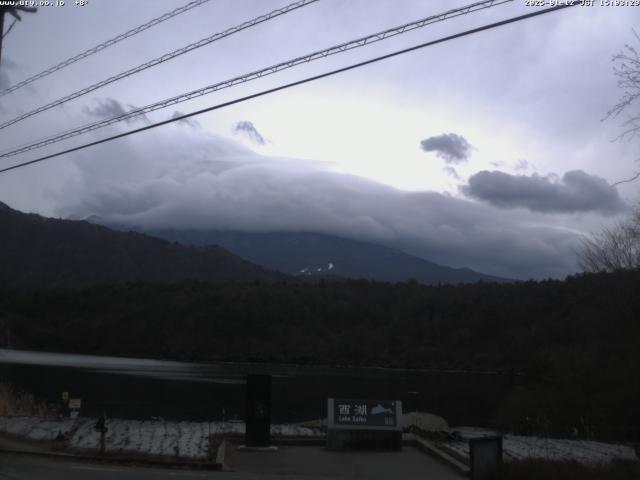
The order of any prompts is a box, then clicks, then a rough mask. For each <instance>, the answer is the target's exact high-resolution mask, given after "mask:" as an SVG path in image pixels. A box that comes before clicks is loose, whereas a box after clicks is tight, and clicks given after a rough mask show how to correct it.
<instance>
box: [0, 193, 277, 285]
mask: <svg viewBox="0 0 640 480" xmlns="http://www.w3.org/2000/svg"><path fill="white" fill-rule="evenodd" d="M284 278H286V277H285V276H284V275H282V274H279V273H276V272H270V271H268V270H267V269H265V268H263V267H260V266H257V265H253V264H251V263H250V262H248V261H246V260H243V259H241V258H239V257H237V256H235V255H233V254H231V253H230V252H228V251H227V250H225V249H224V248H222V247H218V246H208V247H206V248H196V247H187V246H184V245H179V244H176V243H170V242H168V241H166V240H162V239H159V238H157V237H152V236H149V235H145V234H143V233H139V232H122V231H115V230H112V229H109V228H107V227H105V226H101V225H96V224H94V223H89V222H86V221H78V220H62V219H54V218H46V217H42V216H40V215H38V214H34V213H23V212H19V211H17V210H14V209H12V208H11V207H9V206H8V205H6V204H4V203H2V202H0V288H13V289H22V288H75V287H86V286H91V285H100V284H122V283H129V282H145V283H165V284H166V283H179V282H184V281H202V282H214V283H215V282H251V281H265V282H273V281H277V280H279V279H284Z"/></svg>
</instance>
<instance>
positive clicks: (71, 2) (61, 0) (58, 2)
mask: <svg viewBox="0 0 640 480" xmlns="http://www.w3.org/2000/svg"><path fill="white" fill-rule="evenodd" d="M89 1H90V0H14V1H13V2H11V1H8V2H4V3H3V5H15V6H21V7H35V8H39V7H42V8H45V7H67V6H73V7H86V6H87V5H89ZM639 1H640V0H639Z"/></svg>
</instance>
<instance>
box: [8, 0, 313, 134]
mask: <svg viewBox="0 0 640 480" xmlns="http://www.w3.org/2000/svg"><path fill="white" fill-rule="evenodd" d="M317 1H318V0H298V1H297V2H294V3H291V4H289V5H287V6H286V7H283V8H278V9H276V10H273V11H271V12H269V13H267V14H264V15H261V16H259V17H256V18H254V19H252V20H248V21H246V22H243V23H241V24H240V25H237V26H235V27H231V28H228V29H227V30H225V31H224V32H220V33H216V34H214V35H211V36H209V37H207V38H203V39H202V40H200V41H198V42H195V43H191V44H189V45H187V46H185V47H182V48H179V49H178V50H174V51H173V52H170V53H166V54H164V55H162V56H160V57H157V58H154V59H153V60H150V61H148V62H146V63H143V64H142V65H138V66H137V67H134V68H131V69H129V70H126V71H124V72H121V73H119V74H117V75H114V76H112V77H109V78H107V79H106V80H102V81H100V82H98V83H94V84H93V85H90V86H88V87H85V88H83V89H81V90H78V91H76V92H74V93H71V94H69V95H67V96H65V97H62V98H59V99H58V100H55V101H53V102H51V103H48V104H46V105H44V106H42V107H38V108H36V109H35V110H31V111H30V112H27V113H24V114H22V115H20V116H18V117H16V118H13V119H11V120H8V121H6V122H4V123H2V124H0V130H2V129H3V128H6V127H8V126H10V125H13V124H14V123H18V122H20V121H22V120H24V119H26V118H29V117H32V116H33V115H37V114H38V113H42V112H45V111H47V110H50V109H52V108H54V107H57V106H58V105H62V104H63V103H67V102H69V101H71V100H74V99H76V98H78V97H81V96H83V95H86V94H87V93H90V92H93V91H95V90H98V89H99V88H102V87H104V86H106V85H109V84H111V83H114V82H117V81H119V80H122V79H123V78H126V77H130V76H131V75H135V74H136V73H140V72H142V71H143V70H146V69H148V68H152V67H155V66H156V65H160V64H161V63H164V62H167V61H169V60H172V59H174V58H176V57H179V56H180V55H184V54H185V53H189V52H191V51H193V50H196V49H198V48H201V47H204V46H205V45H209V44H210V43H213V42H215V41H218V40H221V39H223V38H226V37H229V36H231V35H234V34H236V33H238V32H241V31H242V30H246V29H248V28H251V27H255V26H256V25H259V24H261V23H264V22H267V21H269V20H272V19H274V18H276V17H279V16H280V15H286V14H287V13H289V12H292V11H293V10H297V9H299V8H303V7H306V6H307V5H310V4H312V3H315V2H317Z"/></svg>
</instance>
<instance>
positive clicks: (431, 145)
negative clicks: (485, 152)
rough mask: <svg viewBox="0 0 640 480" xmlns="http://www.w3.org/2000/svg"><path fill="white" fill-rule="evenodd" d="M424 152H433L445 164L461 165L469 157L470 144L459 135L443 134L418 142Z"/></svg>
mask: <svg viewBox="0 0 640 480" xmlns="http://www.w3.org/2000/svg"><path fill="white" fill-rule="evenodd" d="M420 147H421V148H422V150H424V151H425V152H435V153H436V155H437V156H438V157H440V158H442V159H443V160H444V161H445V162H447V163H453V164H457V163H463V162H466V161H467V160H468V159H469V156H470V155H471V148H472V147H471V144H470V143H469V142H468V141H467V140H466V139H465V138H464V137H463V136H461V135H456V134H455V133H443V134H442V135H438V136H436V137H429V138H426V139H424V140H422V141H421V142H420Z"/></svg>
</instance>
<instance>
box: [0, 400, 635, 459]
mask: <svg viewBox="0 0 640 480" xmlns="http://www.w3.org/2000/svg"><path fill="white" fill-rule="evenodd" d="M323 422H326V419H324V420H322V421H316V422H307V423H306V426H305V425H303V424H297V425H272V426H271V433H272V434H273V435H274V436H289V435H290V436H307V437H311V436H324V433H323V431H322V430H321V428H318V427H321V426H322V423H323ZM403 423H404V426H405V427H408V426H410V425H415V426H417V427H420V428H421V429H422V430H427V431H440V432H442V431H449V432H451V431H455V432H457V433H458V434H459V436H458V438H455V437H452V438H451V439H449V440H443V441H441V442H440V444H441V445H442V446H443V447H445V448H446V449H448V450H450V451H452V452H455V453H456V454H458V455H460V456H462V457H463V458H469V442H468V440H469V439H470V438H477V437H482V436H485V435H490V434H493V433H495V432H492V431H489V430H485V429H480V428H472V427H462V428H456V429H450V428H448V426H447V424H446V422H445V421H444V420H443V419H442V418H441V417H437V416H435V415H430V414H424V413H413V412H412V413H408V414H405V415H404V416H403ZM95 424H96V419H92V418H78V419H75V420H70V419H58V420H56V419H43V418H36V417H0V432H6V433H11V434H15V435H20V436H23V437H26V438H29V439H32V440H45V441H51V440H55V439H56V438H57V437H59V436H64V437H65V438H67V439H68V444H69V446H70V447H72V448H76V449H88V450H97V449H99V448H100V434H99V433H98V432H96V431H95V430H94V425H95ZM312 425H313V426H312ZM325 425H326V423H325ZM107 427H108V429H109V430H108V432H107V434H106V437H105V441H106V443H105V448H106V450H107V451H108V452H122V453H125V452H127V453H141V454H151V455H164V456H170V457H181V458H190V459H199V460H203V459H206V458H207V456H208V455H209V438H210V437H211V436H212V435H220V434H240V435H241V434H244V423H242V422H168V421H167V422H165V421H158V420H122V419H110V420H108V421H107ZM503 449H504V455H505V460H507V461H508V460H520V459H525V458H543V459H550V460H575V461H578V462H581V463H586V464H593V463H607V462H610V461H611V460H614V459H623V460H637V456H636V454H635V451H634V450H633V448H631V447H628V446H625V445H617V444H610V443H603V442H592V441H586V440H564V439H553V438H537V437H524V436H518V435H505V436H504V437H503Z"/></svg>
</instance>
